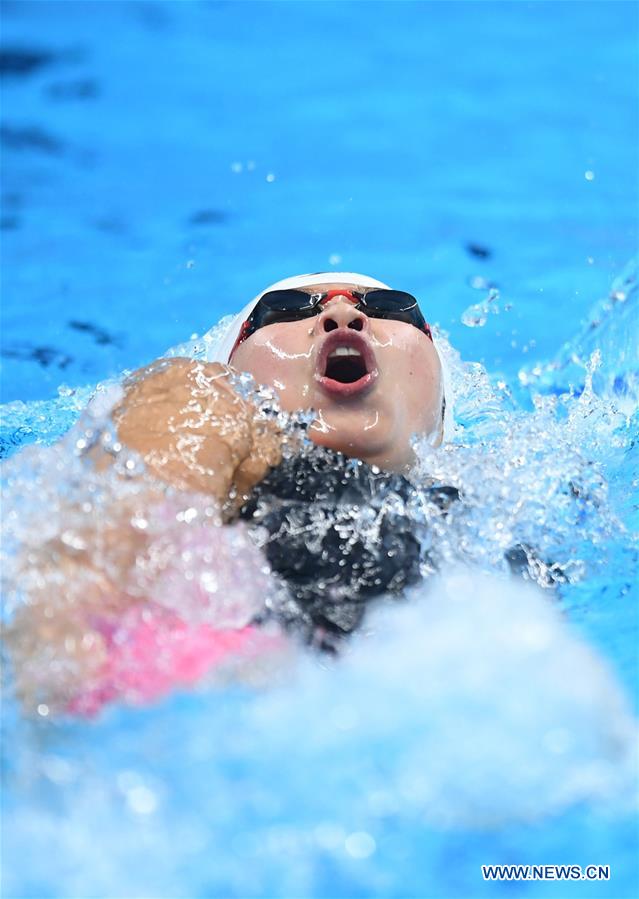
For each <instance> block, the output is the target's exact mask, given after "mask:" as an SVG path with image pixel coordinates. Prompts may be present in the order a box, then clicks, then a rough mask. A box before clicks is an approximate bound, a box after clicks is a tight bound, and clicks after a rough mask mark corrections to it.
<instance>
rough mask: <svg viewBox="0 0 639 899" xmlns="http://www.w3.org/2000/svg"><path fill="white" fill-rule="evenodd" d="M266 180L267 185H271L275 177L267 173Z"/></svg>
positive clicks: (271, 173)
mask: <svg viewBox="0 0 639 899" xmlns="http://www.w3.org/2000/svg"><path fill="white" fill-rule="evenodd" d="M266 180H267V181H268V183H269V184H272V183H273V181H275V175H274V174H273V172H269V173H268V175H267V176H266Z"/></svg>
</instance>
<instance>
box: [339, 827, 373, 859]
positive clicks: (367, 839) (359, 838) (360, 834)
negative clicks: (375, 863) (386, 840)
mask: <svg viewBox="0 0 639 899" xmlns="http://www.w3.org/2000/svg"><path fill="white" fill-rule="evenodd" d="M344 846H345V848H346V851H347V852H348V854H349V855H351V856H352V857H353V858H368V857H369V856H370V855H372V854H373V852H375V850H376V849H377V843H376V842H375V840H374V839H373V837H372V836H371V835H370V834H369V833H366V831H365V830H358V831H355V833H351V834H349V836H347V837H346V840H345V841H344Z"/></svg>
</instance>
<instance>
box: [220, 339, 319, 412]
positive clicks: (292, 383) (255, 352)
mask: <svg viewBox="0 0 639 899" xmlns="http://www.w3.org/2000/svg"><path fill="white" fill-rule="evenodd" d="M309 329H310V326H309V325H308V323H307V322H288V323H286V324H283V325H271V326H269V327H266V328H260V330H259V331H256V332H255V334H252V335H251V336H250V337H249V338H248V340H245V341H244V342H243V343H241V344H240V346H239V347H238V348H237V350H236V351H235V353H234V354H233V357H232V359H231V365H232V366H233V368H235V369H237V370H238V371H245V372H248V373H249V374H251V375H253V377H254V378H255V381H256V382H257V383H258V384H266V385H268V386H270V387H274V388H275V389H276V390H277V391H278V393H279V395H280V399H281V401H282V407H283V408H284V409H287V410H289V411H293V410H295V409H298V408H300V407H302V406H303V405H304V401H305V399H306V397H308V396H309V395H310V389H311V383H312V378H311V375H312V360H311V343H310V336H309V333H308V332H309Z"/></svg>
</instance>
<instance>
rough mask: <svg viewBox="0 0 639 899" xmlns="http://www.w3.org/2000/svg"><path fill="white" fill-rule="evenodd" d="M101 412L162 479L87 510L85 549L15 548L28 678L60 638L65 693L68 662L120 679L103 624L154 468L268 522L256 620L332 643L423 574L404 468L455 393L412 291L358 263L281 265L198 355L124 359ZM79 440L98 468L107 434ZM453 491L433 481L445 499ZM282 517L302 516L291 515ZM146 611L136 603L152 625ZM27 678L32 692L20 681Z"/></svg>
mask: <svg viewBox="0 0 639 899" xmlns="http://www.w3.org/2000/svg"><path fill="white" fill-rule="evenodd" d="M237 372H245V373H248V374H250V375H251V376H252V377H253V379H254V381H255V383H256V384H258V385H267V386H269V387H271V388H273V389H274V391H275V392H276V394H277V396H278V397H279V403H280V406H281V408H282V409H283V410H284V411H287V412H291V413H294V412H299V411H300V410H312V415H313V419H312V421H311V423H310V427H309V429H308V435H309V436H310V438H311V441H312V444H313V445H314V446H315V448H316V449H315V450H313V449H312V448H311V449H309V447H308V446H306V448H305V449H304V451H303V452H301V453H299V454H298V455H295V456H293V458H290V456H289V457H288V458H283V453H282V450H283V441H284V439H285V438H284V435H283V434H282V432H281V431H280V429H279V428H278V425H277V422H276V419H275V418H268V417H264V416H260V415H258V414H257V409H256V407H255V405H254V403H253V402H252V400H251V399H250V398H247V397H246V395H243V393H242V392H241V391H239V390H237V389H236V386H235V383H236V382H235V381H234V378H235V377H236V374H235V373H237ZM112 417H113V421H114V423H115V427H116V429H117V438H118V440H119V441H120V442H121V443H122V444H123V445H124V446H125V447H128V448H129V449H130V450H134V451H135V452H136V453H137V454H139V456H140V457H141V458H142V460H143V461H144V463H145V466H146V470H147V471H148V472H150V473H152V474H153V475H155V477H156V480H155V485H154V486H153V487H152V488H149V487H148V485H147V488H146V489H147V493H146V494H145V495H144V496H142V497H141V496H140V494H139V493H138V494H135V495H134V497H133V498H132V499H131V501H130V502H128V501H127V500H123V498H122V496H118V497H117V499H116V501H115V502H114V508H113V509H110V510H109V512H108V515H107V519H108V524H103V523H102V522H101V521H93V520H90V518H88V517H87V516H86V515H85V516H84V519H81V520H82V521H83V525H82V531H83V532H82V537H81V541H80V542H81V544H82V548H81V549H78V548H77V547H74V546H70V545H69V543H68V542H65V541H64V540H56V541H53V543H52V542H51V541H49V542H48V543H46V544H45V545H44V546H43V547H41V548H40V550H39V551H38V552H33V551H32V552H30V553H29V554H28V563H25V564H28V566H29V568H30V569H31V570H33V569H34V567H35V568H37V569H38V572H39V575H40V576H39V578H36V579H35V582H34V583H35V586H33V587H32V588H31V592H30V595H29V598H28V600H29V601H28V603H27V604H26V605H25V606H24V607H23V608H22V609H21V610H20V612H19V614H18V615H17V617H16V622H15V624H14V626H13V628H12V629H11V632H10V635H9V636H10V641H13V643H14V658H16V659H18V664H17V665H16V666H15V667H16V668H17V669H19V670H20V671H21V672H22V673H23V674H24V672H26V677H23V681H26V682H28V681H29V671H34V670H35V669H36V668H37V664H33V660H34V659H35V658H36V657H37V655H38V651H37V647H42V646H43V645H46V646H48V648H49V650H51V647H53V646H55V645H56V644H61V643H63V644H64V647H65V649H64V651H65V653H66V655H65V662H67V663H68V661H69V659H68V655H69V653H70V652H71V654H73V653H75V655H76V658H75V664H72V665H69V664H66V666H65V665H62V666H59V668H58V670H59V672H62V673H59V674H58V677H59V678H60V679H62V680H61V682H60V692H61V694H63V695H67V696H68V695H69V694H70V693H72V692H73V683H68V682H64V683H62V681H63V680H64V678H63V673H64V672H65V671H66V672H67V673H68V680H70V681H71V682H72V681H73V680H74V679H75V680H77V677H78V674H77V672H78V670H81V671H82V673H83V674H82V676H83V677H84V678H85V679H86V680H87V681H89V680H91V678H92V677H93V679H94V681H95V677H97V675H98V674H99V673H100V672H102V675H101V676H102V684H101V686H100V691H101V693H100V695H106V694H109V690H111V693H112V692H113V689H114V688H113V685H112V684H111V685H110V686H109V688H108V689H107V688H106V687H105V685H104V676H103V675H104V671H106V670H110V671H112V670H113V668H114V664H115V663H114V656H115V655H117V653H118V652H120V648H121V647H120V643H119V642H118V639H115V638H113V639H112V637H111V635H112V634H113V633H114V632H116V633H117V627H116V625H114V624H113V621H114V620H116V619H117V617H118V616H130V614H131V613H130V609H131V607H132V606H139V603H140V596H139V588H135V589H131V587H130V581H131V578H130V575H131V572H132V571H135V569H136V565H137V564H138V560H139V559H140V558H141V557H142V556H143V554H144V551H145V545H146V544H145V541H146V536H145V534H144V533H143V532H140V531H139V530H136V529H132V528H131V520H132V519H133V518H134V517H135V515H136V514H137V513H138V512H139V509H140V505H141V502H142V501H144V502H146V504H147V506H149V507H150V506H152V505H153V504H155V505H156V506H157V505H158V504H162V502H163V501H164V499H163V496H162V493H163V491H162V488H161V484H164V485H165V488H164V489H166V488H169V491H170V490H171V488H177V489H178V490H181V491H189V492H196V493H198V494H200V495H202V496H205V497H209V498H212V499H213V500H215V502H216V503H217V504H218V505H219V507H220V508H222V509H223V510H224V520H225V521H227V522H232V521H233V520H236V519H238V517H239V518H241V519H242V520H243V521H244V522H247V523H248V525H249V527H255V526H256V527H257V529H259V530H260V531H261V533H264V531H266V532H267V533H268V535H269V538H268V540H267V541H266V543H265V545H264V546H263V549H264V552H265V554H266V557H267V559H268V561H269V563H270V566H271V570H272V571H273V572H274V573H275V574H276V576H279V577H280V578H281V580H282V581H283V582H285V583H286V585H287V588H288V591H289V595H290V602H289V603H287V604H285V605H284V606H283V607H281V608H280V609H278V610H276V611H275V612H274V611H273V610H272V609H271V610H267V609H263V610H262V612H261V613H259V614H256V615H254V617H253V619H252V622H250V623H251V624H252V625H255V624H259V625H260V626H261V625H263V624H264V622H266V621H267V620H268V619H269V617H270V618H272V617H275V618H276V619H277V621H278V623H279V624H283V625H284V626H285V628H287V629H290V628H292V629H293V630H296V631H297V632H298V633H302V634H303V636H304V637H305V639H306V640H307V641H309V642H313V643H315V644H316V645H319V646H321V647H324V648H328V649H332V650H334V649H335V648H336V646H337V644H338V643H339V640H340V639H342V638H343V637H344V636H345V635H347V634H349V633H350V632H351V631H353V630H354V629H355V628H356V627H357V626H358V624H359V623H360V622H361V620H362V618H363V615H364V609H365V606H366V603H367V602H368V601H369V600H370V599H371V598H373V597H375V596H379V595H380V594H382V593H391V594H393V593H395V594H400V593H401V591H402V589H403V588H404V587H405V586H407V585H408V584H410V583H413V582H414V581H415V580H417V578H418V577H419V570H420V546H419V541H418V538H417V535H416V534H415V533H414V527H413V525H412V522H411V520H410V519H409V517H408V516H406V515H405V514H404V512H403V504H404V503H405V502H406V501H407V499H408V495H409V492H410V485H409V483H408V481H407V480H406V478H405V475H406V474H407V473H408V472H409V471H410V468H411V465H412V463H413V460H414V456H413V449H412V440H413V438H414V437H415V436H422V437H424V438H426V439H428V440H429V441H430V442H431V444H432V445H433V446H438V445H440V444H441V443H442V441H443V440H445V439H446V438H447V437H448V436H449V434H450V429H451V423H452V397H451V395H450V388H449V386H448V384H447V377H446V372H445V368H444V366H443V362H442V359H441V358H440V354H439V352H438V350H437V347H436V345H435V343H434V340H433V334H432V332H431V329H430V327H429V325H428V323H427V321H426V318H425V317H424V314H423V312H422V311H421V309H420V307H419V304H418V302H417V300H416V299H415V298H414V297H413V296H411V295H410V294H408V293H406V292H403V291H397V290H393V289H391V288H390V287H388V286H387V285H385V284H382V283H381V282H379V281H377V280H375V279H373V278H369V277H367V276H365V275H358V274H353V273H318V274H314V275H304V276H298V277H295V278H289V279H286V280H284V281H280V282H278V283H276V284H274V285H272V286H271V287H269V288H268V289H267V290H265V291H263V292H262V293H260V294H259V295H258V296H257V297H256V298H255V299H254V300H252V301H251V302H250V303H249V304H248V305H247V306H246V307H245V308H244V309H243V310H242V311H241V312H240V313H239V314H238V315H237V316H236V317H235V319H234V320H233V322H232V323H231V325H230V327H229V328H228V330H227V331H226V333H225V334H224V335H223V336H222V337H221V338H220V339H219V340H218V341H217V343H216V344H215V345H213V346H212V347H210V351H209V354H208V358H207V360H206V361H194V360H192V359H188V358H172V359H161V360H157V361H156V362H155V363H152V364H151V365H149V366H147V367H146V368H144V369H141V370H140V371H138V372H136V373H134V374H133V375H132V376H131V377H130V378H128V379H127V381H126V382H125V384H124V391H123V395H122V397H121V399H120V401H119V402H118V403H117V405H116V406H115V408H114V409H113V412H112ZM80 426H81V425H80ZM90 457H91V458H92V460H93V462H94V465H95V469H96V470H98V471H101V470H109V466H110V465H111V463H112V456H110V455H109V454H108V453H105V452H104V451H103V448H102V447H101V446H100V445H96V446H94V447H93V448H92V449H91V450H90ZM355 463H356V464H355ZM390 495H392V496H393V498H394V501H393V503H390V504H389V503H388V502H386V501H385V499H386V498H387V497H388V496H390ZM442 497H443V499H442ZM449 501H450V496H444V495H443V494H439V495H438V497H436V505H438V506H439V507H441V508H445V506H446V504H447V503H448V502H449ZM354 508H355V509H357V510H361V509H363V508H366V509H367V515H369V517H370V514H369V513H370V511H371V510H372V513H373V514H372V517H373V521H374V527H375V534H376V541H372V542H371V541H370V540H368V541H364V540H363V539H362V538H361V535H360V534H359V533H358V530H359V524H358V519H357V516H354V515H353V509H354ZM75 513H76V516H77V515H78V514H80V513H78V510H75ZM314 513H318V514H320V515H321V518H322V521H323V531H322V534H321V539H320V546H319V548H316V549H315V550H311V549H310V543H311V542H312V541H309V540H308V539H306V536H308V534H309V528H310V529H311V530H314V531H315V532H317V527H316V519H315V518H314V517H313V514H314ZM309 514H310V516H311V517H310V518H309ZM76 521H77V517H76ZM291 521H295V522H296V523H297V528H291V527H288V524H289V523H290V522H291ZM284 525H287V526H284ZM305 535H306V536H305ZM98 559H99V560H101V561H99V562H98ZM105 560H106V561H105ZM47 572H49V574H47ZM49 575H51V576H49ZM56 579H57V582H58V583H60V581H63V582H64V583H65V584H66V585H67V590H68V595H69V596H73V597H74V599H73V600H72V601H69V602H68V604H67V610H66V611H65V612H64V614H62V615H60V613H59V611H56V613H55V614H54V615H53V616H52V615H51V609H50V588H51V583H52V581H55V580H56ZM25 580H26V579H25ZM78 608H81V610H82V612H81V615H80V616H79V617H78V614H77V611H78ZM70 609H75V612H74V613H73V614H71V612H70V611H69V610H70ZM107 611H108V616H110V618H109V620H108V621H107V622H106V623H105V615H106V614H107ZM108 616H107V617H108ZM148 618H149V616H148V614H146V613H145V619H144V620H145V625H144V626H145V627H147V631H148ZM89 620H90V621H91V622H93V623H95V622H96V621H98V622H100V623H99V624H97V625H96V624H92V628H93V629H92V633H91V639H89V640H88V641H87V640H86V639H85V638H84V637H83V633H84V630H83V628H85V627H86V622H87V621H89ZM157 620H158V621H161V622H162V624H161V625H159V624H158V627H165V626H167V627H170V628H171V629H172V630H173V631H175V627H176V624H175V621H173V619H167V617H166V615H164V614H162V615H161V616H159V617H158V619H157ZM167 620H168V625H167V624H166V622H167ZM244 624H247V622H244ZM114 628H115V631H114ZM249 630H250V628H249ZM253 630H254V628H253ZM70 634H71V635H72V637H73V639H71V640H69V635H70ZM85 636H86V635H85ZM156 636H157V634H155V632H153V639H152V640H151V644H150V645H153V641H154V640H155V639H156ZM251 639H252V640H254V635H253V636H252V637H251ZM145 640H147V644H148V633H147V636H146V637H145ZM198 640H199V644H198V645H199V646H200V649H199V650H198V652H199V653H200V660H201V658H202V652H204V650H202V646H203V645H209V648H210V654H211V657H213V656H215V657H216V658H217V657H219V655H220V640H219V639H218V638H217V637H216V636H215V634H214V633H209V632H208V631H207V632H206V633H204V632H202V631H201V630H200V632H199V636H198ZM227 642H228V641H227ZM71 644H72V649H71V650H69V646H70V645H71ZM225 645H227V644H225ZM140 652H141V649H140V646H138V655H139V654H140ZM204 654H206V653H204ZM152 655H153V651H149V652H146V656H147V657H149V658H150V657H151V656H152ZM156 655H157V653H156ZM165 655H166V653H165ZM20 658H22V663H20V661H19V659H20ZM25 660H26V661H25ZM175 665H176V667H179V664H178V663H177V662H175ZM48 667H49V668H50V665H49V666H48ZM202 667H204V668H205V667H206V665H204V666H202V665H200V668H202ZM198 670H199V669H198ZM98 681H99V677H98ZM22 686H23V689H22V692H23V693H27V692H29V689H28V683H27V685H26V686H25V684H24V683H23V685H22ZM40 686H41V685H40ZM105 691H106V692H105ZM32 692H33V691H32ZM94 692H95V691H94ZM115 692H116V694H117V689H116V691H115ZM151 693H153V690H151ZM92 695H94V694H92ZM109 695H111V694H109ZM92 701H93V700H92Z"/></svg>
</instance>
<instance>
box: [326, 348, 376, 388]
mask: <svg viewBox="0 0 639 899" xmlns="http://www.w3.org/2000/svg"><path fill="white" fill-rule="evenodd" d="M367 374H368V372H367V370H366V363H365V362H364V357H363V356H362V354H361V353H360V351H359V350H356V349H355V347H351V346H338V347H337V348H336V349H334V350H333V352H332V353H331V354H330V355H329V357H328V359H327V360H326V371H325V372H324V377H326V378H330V379H331V380H332V381H339V383H340V384H354V383H355V381H359V379H360V378H363V377H364V375H367Z"/></svg>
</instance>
